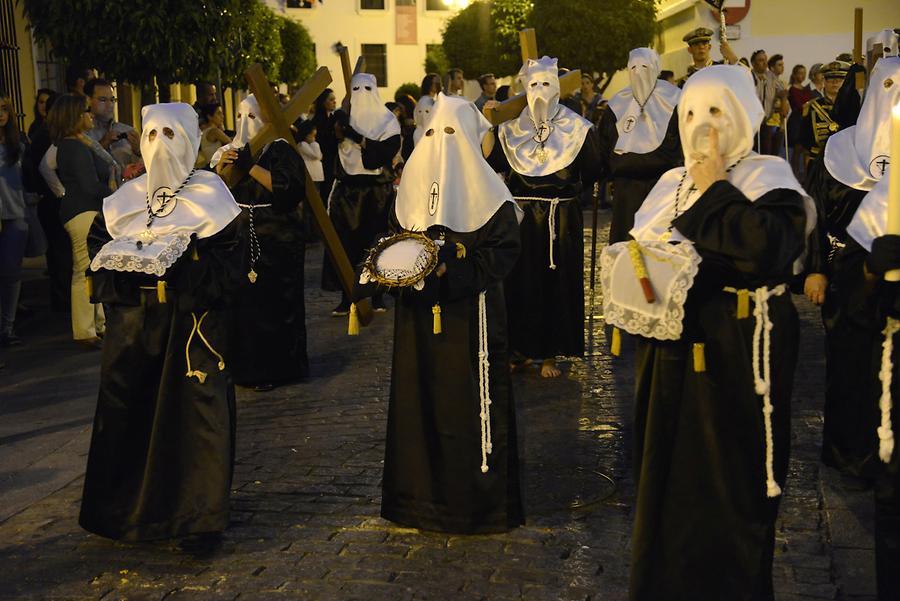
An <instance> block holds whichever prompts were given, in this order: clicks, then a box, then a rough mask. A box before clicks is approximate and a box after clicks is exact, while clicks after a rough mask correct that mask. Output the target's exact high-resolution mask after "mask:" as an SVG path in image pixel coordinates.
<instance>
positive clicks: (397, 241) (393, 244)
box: [359, 232, 439, 290]
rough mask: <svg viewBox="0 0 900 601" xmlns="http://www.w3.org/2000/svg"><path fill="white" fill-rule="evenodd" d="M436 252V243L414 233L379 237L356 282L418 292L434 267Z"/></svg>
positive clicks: (436, 260) (436, 258) (437, 248)
mask: <svg viewBox="0 0 900 601" xmlns="http://www.w3.org/2000/svg"><path fill="white" fill-rule="evenodd" d="M438 250H439V247H438V242H435V241H434V240H432V239H431V238H429V237H428V236H426V235H425V234H421V233H418V232H401V233H399V234H394V235H393V236H389V237H387V238H382V239H381V240H379V241H378V244H376V245H375V247H374V248H373V249H372V250H371V251H370V252H369V256H368V257H367V258H366V260H365V263H363V269H362V272H361V274H360V277H359V283H360V284H368V283H370V282H376V283H378V284H380V285H382V286H387V287H389V288H405V287H408V286H412V287H413V288H415V289H417V290H421V289H422V288H423V287H424V285H425V278H426V277H428V274H430V273H431V272H432V271H434V268H435V267H436V266H437V263H438Z"/></svg>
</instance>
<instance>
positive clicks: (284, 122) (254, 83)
mask: <svg viewBox="0 0 900 601" xmlns="http://www.w3.org/2000/svg"><path fill="white" fill-rule="evenodd" d="M245 77H246V79H247V83H248V84H250V91H251V92H253V94H254V95H255V96H256V101H257V102H258V103H259V110H260V112H261V113H262V119H263V120H264V121H265V122H266V123H265V125H264V126H263V128H262V130H260V132H259V133H257V134H256V135H255V136H253V139H252V140H250V149H251V150H252V151H253V156H254V158H255V159H258V158H259V155H260V154H261V153H262V151H263V149H264V148H265V147H266V145H267V144H269V143H270V142H273V141H275V140H277V139H279V138H282V139H284V140H285V141H286V142H287V143H288V144H290V145H291V148H293V149H294V150H295V151H296V152H297V154H299V153H300V150H299V149H298V148H297V144H296V142H294V135H293V132H292V131H291V123H293V122H294V121H296V120H297V119H298V118H299V117H300V115H302V114H303V113H305V112H306V111H307V110H308V109H309V105H310V104H311V103H312V102H313V101H314V100H315V99H316V97H317V96H318V95H319V94H320V93H322V91H323V90H325V88H327V87H328V84H330V83H331V73H330V72H329V71H328V68H327V67H320V68H319V70H318V71H316V73H315V74H314V75H313V76H312V77H311V78H310V79H308V80H307V81H306V83H304V84H303V87H302V88H300V90H298V91H297V93H296V94H294V97H293V98H291V101H290V102H289V103H288V104H287V106H285V107H284V108H283V109H282V107H281V105H280V104H279V103H278V99H277V98H276V97H275V94H274V92H272V88H271V86H269V80H268V78H267V77H266V73H265V71H264V70H263V68H262V65H260V64H259V63H254V64H253V65H252V66H251V67H250V68H249V69H248V70H247V72H246V73H245ZM303 171H304V174H305V175H306V206H307V207H309V209H311V211H312V214H313V218H314V219H315V221H316V225H318V226H319V231H320V232H322V238H323V240H324V241H325V250H326V251H327V253H328V256H329V257H330V258H331V262H332V264H333V265H334V267H335V271H337V273H338V276H339V278H340V280H341V286H342V287H343V289H344V292H345V293H346V294H347V296H348V297H350V298H352V297H353V289H354V286H355V282H356V272H355V271H354V269H353V266H352V265H351V264H350V260H349V259H348V258H347V252H346V251H345V250H344V247H343V245H342V244H341V240H340V238H338V235H337V232H335V231H334V225H333V224H332V223H331V218H330V217H329V216H328V212H327V211H326V210H325V205H324V204H323V203H322V198H321V197H320V196H319V189H318V188H317V187H316V184H315V183H314V182H313V181H312V178H311V177H310V176H309V172H308V171H307V170H306V168H305V166H304V169H303ZM245 175H246V173H243V172H240V171H239V170H238V169H237V168H235V167H234V164H233V163H232V164H230V165H227V166H226V167H225V169H224V170H223V172H222V178H223V179H224V180H225V182H226V183H228V185H229V187H231V186H233V185H234V184H236V183H237V182H239V181H240V180H241V179H242V178H243V177H244V176H245ZM356 308H357V312H358V317H359V322H360V323H361V324H362V325H368V324H369V322H371V321H372V305H371V303H370V302H369V299H363V300H361V301H359V302H358V303H356Z"/></svg>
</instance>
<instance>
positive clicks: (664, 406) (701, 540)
mask: <svg viewBox="0 0 900 601" xmlns="http://www.w3.org/2000/svg"><path fill="white" fill-rule="evenodd" d="M805 223H806V217H805V213H804V207H803V201H802V198H801V196H800V195H799V194H798V193H797V192H795V191H790V190H783V189H776V190H772V191H770V192H767V193H766V194H764V195H762V196H761V197H760V198H758V199H757V200H756V201H755V202H753V203H752V204H751V203H750V202H749V201H748V199H747V197H746V196H744V195H743V194H742V193H741V192H740V191H739V190H738V189H737V188H735V187H734V186H732V185H731V184H730V183H728V182H724V181H720V182H716V183H714V184H713V185H712V186H711V187H710V188H709V189H708V190H707V191H706V192H705V194H703V196H702V197H700V199H699V200H698V201H697V202H696V204H694V205H693V206H692V207H691V208H690V209H688V210H687V211H685V212H684V213H683V214H682V215H681V216H679V217H678V218H677V219H675V220H674V221H673V224H674V226H675V227H676V228H677V229H678V231H679V232H681V233H682V234H683V235H684V236H685V238H687V239H689V240H692V241H693V242H694V244H695V248H696V250H697V251H698V252H699V254H700V255H701V257H702V262H701V263H700V271H699V273H698V275H697V277H696V279H695V281H694V284H693V286H692V287H691V289H690V291H689V293H688V298H687V303H686V304H685V317H684V321H683V324H684V331H683V334H682V336H681V338H680V339H679V340H678V341H665V342H663V341H659V340H655V339H647V338H640V337H639V338H638V339H637V340H638V342H637V351H636V358H635V362H636V366H637V375H636V379H635V389H636V405H635V427H634V431H635V437H636V439H635V452H634V463H635V470H636V477H635V480H636V486H637V498H636V513H635V523H634V535H633V537H632V564H631V596H630V598H631V599H632V601H669V600H671V601H675V600H678V601H685V600H688V599H691V600H694V599H698V600H699V599H703V600H704V601H725V600H728V601H740V600H746V601H751V600H753V601H756V600H759V599H771V598H772V556H773V552H774V543H775V518H776V514H777V511H778V500H779V497H775V498H769V497H768V496H767V487H766V477H767V473H766V467H765V457H766V452H765V449H766V443H765V441H766V436H765V426H764V419H763V411H762V408H763V399H762V397H761V396H759V395H757V394H756V392H755V389H754V377H753V371H752V357H753V352H752V347H753V334H754V326H755V319H754V315H753V310H754V306H753V305H754V303H753V300H752V296H751V301H750V316H749V317H748V318H746V319H740V320H738V319H737V318H736V304H737V296H736V295H735V294H733V293H730V292H726V291H724V290H723V288H724V287H726V286H729V287H733V288H735V289H751V290H753V289H756V288H758V287H761V286H769V287H774V286H777V285H779V284H782V283H785V282H787V281H788V280H789V279H790V277H791V274H792V263H793V262H794V260H795V259H796V258H797V257H798V256H799V255H800V253H801V252H802V250H803V245H804V226H805ZM768 315H769V318H770V319H771V322H772V324H773V326H774V327H773V329H772V331H771V357H770V359H769V363H770V365H771V402H772V405H773V407H774V412H773V414H772V429H773V442H774V461H773V468H774V469H773V471H774V477H775V481H776V482H778V483H780V484H781V485H782V486H783V484H784V480H785V476H786V473H787V467H788V452H789V445H790V398H791V388H792V384H793V373H794V365H795V363H796V360H797V345H798V320H797V314H796V311H795V309H794V306H793V304H792V302H791V298H790V294H789V293H788V292H785V293H784V294H782V295H780V296H772V297H771V298H770V299H769V301H768ZM694 343H703V344H705V360H706V370H705V371H703V372H697V371H695V369H694V363H693V344H694ZM760 356H761V357H762V352H760Z"/></svg>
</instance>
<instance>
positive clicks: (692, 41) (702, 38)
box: [678, 27, 738, 86]
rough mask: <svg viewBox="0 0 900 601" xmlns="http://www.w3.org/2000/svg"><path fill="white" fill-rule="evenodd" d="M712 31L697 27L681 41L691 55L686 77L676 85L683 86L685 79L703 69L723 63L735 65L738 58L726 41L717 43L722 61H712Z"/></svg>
mask: <svg viewBox="0 0 900 601" xmlns="http://www.w3.org/2000/svg"><path fill="white" fill-rule="evenodd" d="M712 36H713V30H712V29H709V28H708V27H698V28H697V29H694V30H692V31H690V32H688V33H687V34H685V36H684V37H683V38H681V39H682V41H684V43H685V44H687V45H688V47H687V51H688V54H690V55H691V64H690V65H688V68H687V75H685V76H684V78H683V79H682V80H681V81H680V82H679V84H678V85H680V86H683V85H684V83H685V82H686V81H687V79H688V78H689V77H690V76H691V75H693V74H694V73H696V72H697V71H699V70H700V69H703V68H704V67H708V66H710V65H721V64H722V63H723V62H724V63H727V64H729V65H734V64H737V62H738V57H737V55H736V54H735V53H734V51H733V50H732V49H731V45H729V44H728V40H720V41H719V50H721V51H722V60H721V61H714V60H713V58H712V56H710V51H711V50H712V43H711V42H712Z"/></svg>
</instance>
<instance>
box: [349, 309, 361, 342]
mask: <svg viewBox="0 0 900 601" xmlns="http://www.w3.org/2000/svg"><path fill="white" fill-rule="evenodd" d="M347 336H359V315H357V313H356V303H351V304H350V322H349V323H348V324H347Z"/></svg>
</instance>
